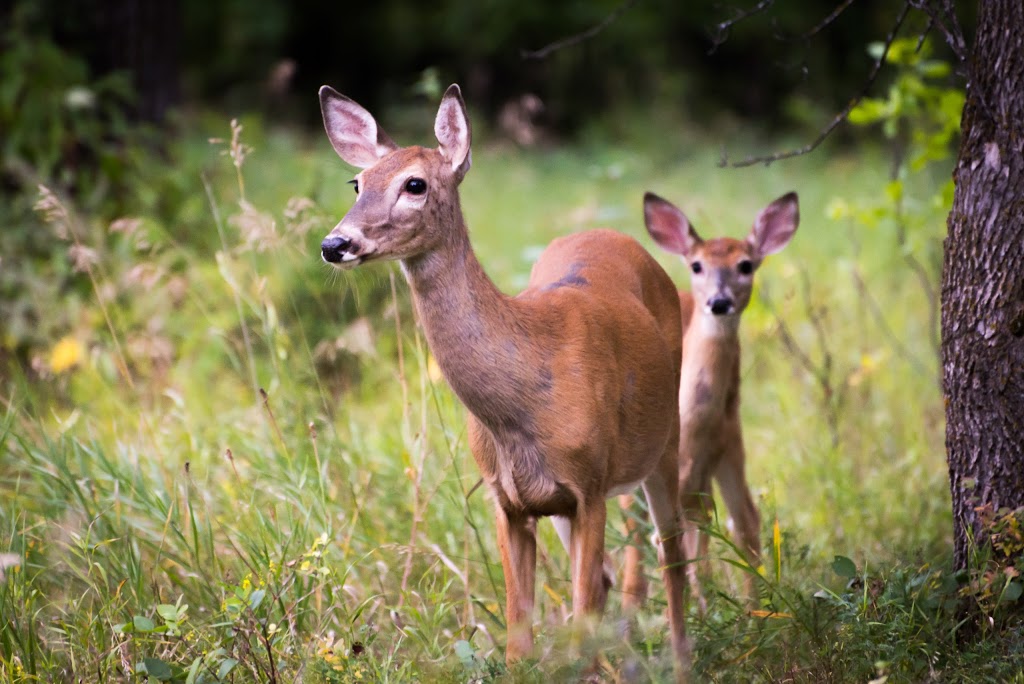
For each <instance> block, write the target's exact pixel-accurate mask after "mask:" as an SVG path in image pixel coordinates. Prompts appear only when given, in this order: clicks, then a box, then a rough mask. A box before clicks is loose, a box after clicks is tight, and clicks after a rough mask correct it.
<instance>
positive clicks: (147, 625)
mask: <svg viewBox="0 0 1024 684" xmlns="http://www.w3.org/2000/svg"><path fill="white" fill-rule="evenodd" d="M132 625H134V626H135V631H136V632H152V631H153V630H154V629H156V624H155V623H154V622H153V621H152V620H150V619H149V618H148V617H146V616H145V615H136V616H135V617H133V618H132Z"/></svg>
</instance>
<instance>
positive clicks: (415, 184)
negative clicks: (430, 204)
mask: <svg viewBox="0 0 1024 684" xmlns="http://www.w3.org/2000/svg"><path fill="white" fill-rule="evenodd" d="M405 191H406V192H407V193H409V194H410V195H422V194H423V193H425V192H426V191H427V181H425V180H423V179H422V178H410V179H409V180H407V181H405Z"/></svg>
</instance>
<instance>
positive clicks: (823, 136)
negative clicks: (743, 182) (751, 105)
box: [718, 0, 910, 168]
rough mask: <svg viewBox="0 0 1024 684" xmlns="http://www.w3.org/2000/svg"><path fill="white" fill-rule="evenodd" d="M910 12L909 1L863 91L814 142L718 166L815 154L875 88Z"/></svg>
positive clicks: (902, 10) (723, 162)
mask: <svg viewBox="0 0 1024 684" xmlns="http://www.w3.org/2000/svg"><path fill="white" fill-rule="evenodd" d="M909 11H910V2H909V0H908V2H906V3H905V4H904V5H903V8H902V9H901V10H900V14H899V16H898V17H897V18H896V23H895V25H894V26H893V28H892V30H891V31H890V32H889V35H887V36H886V38H885V43H884V46H883V48H882V54H881V55H879V56H878V59H877V60H875V64H874V66H873V67H872V68H871V73H870V74H868V78H867V81H865V83H864V87H863V88H861V91H860V92H859V93H857V95H856V96H855V97H854V98H853V99H852V100H850V101H849V102H848V103H847V104H846V106H845V107H843V109H842V111H840V112H839V113H838V114H836V115H835V116H834V117H833V118H832V120H831V121H829V123H828V125H827V126H825V128H823V129H822V130H821V131H820V132H819V133H818V136H817V137H816V138H815V139H814V140H812V141H811V142H809V143H808V144H806V145H804V146H803V147H799V148H796V149H793V150H788V151H786V152H776V153H775V154H769V155H761V156H756V157H747V158H746V159H743V160H742V161H738V162H731V163H730V162H729V161H728V159H727V158H726V157H725V155H724V154H723V156H722V160H721V161H720V162H719V164H718V165H719V166H720V167H725V166H731V167H733V168H742V167H745V166H753V165H754V164H764V165H765V166H768V165H769V164H771V163H772V162H777V161H781V160H782V159H790V158H792V157H799V156H802V155H805V154H807V153H809V152H813V151H814V150H815V149H817V148H818V146H819V145H821V143H823V142H825V139H826V138H828V136H829V135H831V134H832V131H834V130H835V129H836V128H837V127H838V126H839V124H841V123H842V122H843V121H845V120H846V117H847V116H849V115H850V112H851V111H853V108H854V107H856V106H857V105H858V104H860V101H861V100H863V99H864V98H865V97H866V96H867V94H868V91H869V90H871V86H873V85H874V84H875V81H876V80H877V79H878V74H879V73H880V72H881V71H882V66H883V65H884V64H885V58H886V57H887V56H888V54H889V48H891V47H892V44H893V41H895V40H896V35H897V34H898V33H899V30H900V28H901V27H902V26H903V21H904V20H905V19H906V18H907V13H908V12H909Z"/></svg>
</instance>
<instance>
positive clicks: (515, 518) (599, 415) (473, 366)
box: [321, 86, 689, 680]
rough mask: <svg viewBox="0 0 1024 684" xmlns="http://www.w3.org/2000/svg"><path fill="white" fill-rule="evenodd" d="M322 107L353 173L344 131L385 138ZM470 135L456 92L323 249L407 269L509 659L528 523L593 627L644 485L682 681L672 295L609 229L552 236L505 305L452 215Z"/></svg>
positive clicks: (526, 624) (365, 180)
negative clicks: (627, 503) (610, 546)
mask: <svg viewBox="0 0 1024 684" xmlns="http://www.w3.org/2000/svg"><path fill="white" fill-rule="evenodd" d="M332 93H333V91H329V92H328V93H327V95H326V100H325V95H324V94H323V92H322V94H321V100H322V103H323V104H324V113H325V123H326V126H327V130H328V134H329V135H330V136H332V142H333V143H334V145H335V149H337V150H338V152H339V154H341V155H342V157H343V158H346V159H348V157H346V154H347V153H349V146H355V147H356V150H355V152H354V153H352V154H353V157H352V158H353V159H355V160H357V161H360V162H361V161H362V160H363V159H364V155H365V154H366V150H367V149H370V148H371V146H372V145H371V142H370V141H368V140H357V141H356V142H354V143H353V142H351V141H350V140H349V138H347V137H346V135H348V131H349V130H350V129H352V128H353V127H355V128H358V129H359V130H364V129H365V130H366V131H368V133H367V136H372V135H378V136H379V135H382V134H381V133H380V132H379V131H378V130H377V129H376V127H375V124H373V123H372V118H371V119H370V122H371V123H367V120H366V117H368V116H369V115H368V114H365V110H362V109H361V108H358V105H355V103H352V102H351V101H350V100H347V99H346V98H343V97H342V96H340V95H337V94H336V93H333V94H332ZM353 107H356V108H358V109H353ZM350 119H352V120H354V122H355V123H354V124H352V123H351V122H350ZM468 131H469V125H468V120H466V119H465V111H464V108H463V106H462V101H461V97H459V95H458V89H457V88H456V87H454V86H453V88H451V89H449V92H448V93H447V94H446V96H445V99H444V100H443V101H442V104H441V108H440V110H439V113H438V119H437V122H436V124H435V132H436V134H437V136H438V140H439V143H440V146H439V148H438V149H436V150H431V149H425V148H419V147H411V148H404V149H403V148H389V149H386V150H385V151H384V152H383V153H382V154H381V155H380V156H379V158H378V159H377V160H376V162H375V163H372V164H370V165H368V167H367V168H365V170H364V171H363V172H362V173H360V174H359V175H358V177H357V179H358V182H359V186H360V196H359V199H358V200H357V201H356V204H355V206H353V208H352V210H351V211H350V212H349V213H348V214H347V215H346V216H345V218H344V219H342V221H341V222H340V223H339V224H338V226H337V227H336V228H335V229H334V230H333V231H331V234H330V235H329V236H328V240H330V239H338V238H343V239H344V241H345V242H344V244H345V248H344V261H343V262H342V263H338V265H339V266H347V267H351V266H354V265H356V264H359V263H364V262H366V261H371V260H375V259H399V260H400V261H401V264H402V267H403V270H404V272H405V274H406V277H407V279H408V281H409V284H410V286H411V289H412V293H413V297H414V301H415V304H416V309H417V312H418V314H419V319H420V321H421V323H422V325H423V329H424V331H425V333H426V337H427V341H428V343H429V345H430V348H431V351H432V353H433V354H434V356H435V358H436V360H437V363H438V366H439V367H440V368H441V371H442V373H443V374H444V376H445V378H446V379H447V380H448V382H449V384H450V385H451V387H452V389H453V390H454V392H455V393H456V395H458V397H459V399H460V400H461V401H462V402H463V403H464V404H465V405H466V407H467V409H469V412H470V419H469V441H470V448H471V450H472V452H473V456H474V458H475V460H476V462H477V465H478V466H479V468H480V472H481V474H482V475H483V478H484V480H485V482H486V483H487V486H488V489H489V490H490V491H491V493H492V495H493V498H494V501H495V504H496V506H495V519H496V524H497V530H498V545H499V550H500V552H501V558H502V567H503V569H504V573H505V585H506V602H507V615H506V617H507V619H508V623H509V634H508V648H507V653H506V656H507V658H508V659H509V660H510V661H511V660H515V659H517V658H521V657H524V656H526V655H528V654H529V653H530V651H531V650H532V629H531V620H532V617H531V615H532V609H533V601H534V590H535V586H534V584H535V580H534V575H535V565H536V537H535V521H536V518H537V517H540V516H551V515H554V516H560V517H563V518H565V519H568V520H569V521H570V526H571V530H570V532H569V534H568V538H567V543H568V547H569V553H570V559H571V564H572V583H573V611H574V618H575V619H577V620H579V619H582V618H583V617H585V616H588V615H599V614H600V612H601V611H602V610H603V608H604V603H605V600H606V598H607V584H606V583H605V581H604V576H603V575H604V573H603V563H602V561H603V556H604V527H605V499H606V498H607V497H608V496H610V495H612V494H614V493H617V492H618V491H622V490H625V489H629V488H632V487H635V486H636V485H637V484H640V483H642V484H643V486H644V489H645V492H646V493H647V496H648V500H649V503H650V508H651V511H652V514H653V516H654V519H655V523H656V525H657V526H658V528H659V530H660V531H661V534H662V537H663V539H664V540H665V544H664V546H665V548H664V554H665V557H666V559H667V565H668V567H666V569H665V579H666V582H667V583H668V604H669V621H670V624H671V627H672V645H673V648H674V651H675V653H676V656H677V658H678V662H679V664H680V668H679V669H678V672H679V678H680V680H682V679H685V677H686V671H687V669H688V662H689V645H688V643H687V641H686V637H685V629H684V624H683V616H684V606H683V596H684V590H685V581H686V577H685V571H684V570H683V563H682V561H683V559H682V556H681V548H680V546H679V544H678V540H677V537H678V535H679V534H680V508H679V498H678V468H677V457H676V452H677V449H678V439H679V415H678V411H677V396H678V387H679V372H680V358H681V349H682V321H681V319H680V317H679V303H678V299H677V295H676V292H675V288H674V286H673V284H672V282H671V280H670V279H669V277H668V275H667V274H666V273H665V271H664V270H663V269H662V268H661V266H660V265H659V264H658V263H657V261H655V260H654V258H653V257H651V256H650V254H648V253H647V251H646V250H644V249H643V248H642V247H641V246H640V244H639V243H638V242H636V240H634V239H632V238H630V237H627V236H624V235H622V234H620V233H616V232H613V231H608V230H602V231H590V232H586V233H579V234H575V235H570V236H567V237H563V238H559V239H557V240H554V241H553V242H552V243H551V244H550V245H549V246H548V248H547V249H546V250H545V251H544V252H543V254H541V256H540V258H539V259H538V261H537V263H536V264H535V265H534V268H533V271H532V274H531V277H530V281H529V286H528V287H527V288H526V290H524V291H523V292H522V293H520V294H519V295H518V296H516V297H508V296H506V295H504V294H503V293H501V292H500V291H499V290H498V289H497V288H496V287H495V286H494V284H493V283H492V282H491V280H490V279H489V278H488V277H487V275H486V274H485V273H484V271H483V268H482V267H481V265H480V263H479V261H477V258H476V256H475V254H474V253H473V249H472V247H471V246H470V242H469V235H468V232H467V230H466V226H465V223H464V220H463V216H462V211H461V208H460V206H459V196H458V185H459V182H460V181H461V179H462V176H463V175H464V174H465V172H466V171H467V170H468V168H469V157H468V149H469V148H468ZM463 155H465V156H463ZM409 178H418V179H425V180H426V183H427V188H428V189H427V191H426V192H425V193H422V194H419V195H414V194H411V193H407V192H406V191H405V190H404V188H405V187H406V184H407V182H408V179H409ZM326 254H327V253H326V251H325V258H326ZM334 257H337V254H336V253H333V252H332V260H333V258H334Z"/></svg>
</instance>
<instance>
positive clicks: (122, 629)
mask: <svg viewBox="0 0 1024 684" xmlns="http://www.w3.org/2000/svg"><path fill="white" fill-rule="evenodd" d="M134 628H135V626H134V625H129V624H127V623H125V622H121V623H118V624H116V625H114V627H113V630H114V634H125V633H127V632H132V631H134Z"/></svg>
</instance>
